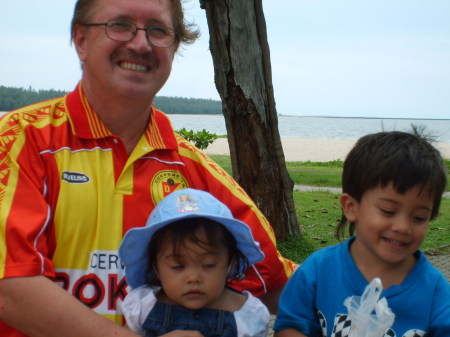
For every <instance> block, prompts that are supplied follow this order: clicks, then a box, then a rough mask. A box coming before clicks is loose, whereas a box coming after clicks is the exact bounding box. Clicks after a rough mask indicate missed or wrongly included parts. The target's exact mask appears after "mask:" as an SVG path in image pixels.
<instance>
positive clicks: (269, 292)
mask: <svg viewBox="0 0 450 337" xmlns="http://www.w3.org/2000/svg"><path fill="white" fill-rule="evenodd" d="M197 35H198V33H197V32H196V31H194V30H193V27H191V26H189V25H187V26H186V25H185V24H184V19H183V12H182V8H181V3H180V1H179V0H171V1H163V0H78V1H77V4H76V6H75V12H74V18H73V21H72V41H73V43H74V45H75V48H76V51H77V53H78V56H79V58H80V60H81V62H82V79H81V81H80V83H79V85H78V86H77V88H76V89H75V90H74V91H73V92H72V93H70V94H68V95H67V96H65V97H63V98H59V99H54V100H50V101H47V102H42V103H38V104H34V105H32V106H29V107H25V108H22V109H19V110H17V111H13V112H11V113H9V114H8V115H6V116H5V117H3V119H2V120H1V121H0V132H1V135H2V138H1V141H0V146H1V147H0V148H1V150H0V156H1V157H0V158H1V165H2V166H1V167H2V171H1V172H2V175H1V182H2V183H1V185H0V228H1V234H0V240H1V244H0V332H1V333H0V334H1V336H23V335H24V334H25V335H30V336H46V337H49V336H66V337H67V336H69V337H70V336H134V334H133V333H131V332H130V331H128V330H127V329H125V328H123V327H122V326H121V325H120V324H115V323H113V322H111V321H115V322H117V323H123V322H122V320H123V319H122V316H121V314H120V303H121V301H122V299H123V298H124V297H125V295H126V294H127V290H126V282H125V278H124V271H123V266H122V265H121V263H120V261H119V260H118V256H117V249H118V246H119V243H120V241H121V239H122V237H123V235H124V233H126V231H127V230H128V229H130V228H132V227H136V226H143V225H145V222H146V220H147V217H148V215H149V214H150V212H151V210H152V209H153V208H154V206H155V205H156V204H157V203H158V202H159V201H160V200H161V199H162V198H163V197H164V196H165V195H167V194H169V193H170V192H172V191H174V190H175V189H180V188H183V187H193V188H197V189H203V190H207V191H209V192H210V193H212V194H213V195H215V196H216V197H218V198H219V199H221V201H223V202H224V203H225V204H227V205H228V206H229V207H230V209H231V210H232V212H233V215H234V216H235V217H236V218H239V219H241V220H243V221H245V222H246V223H248V224H249V226H250V227H251V228H252V231H253V235H254V237H255V239H256V240H257V241H259V242H260V244H261V248H262V250H263V251H264V253H265V260H264V261H263V262H261V263H260V264H257V265H256V267H255V268H253V269H250V270H249V271H248V273H247V276H246V279H245V280H243V281H242V282H239V283H236V284H233V286H234V287H235V288H236V289H238V290H242V289H248V290H250V291H251V292H252V293H253V294H254V295H256V296H260V297H261V299H262V300H263V301H265V303H267V304H268V306H269V308H271V309H272V311H276V303H277V299H278V296H279V293H280V291H281V289H282V287H283V286H284V284H285V282H286V281H287V279H288V277H289V276H290V275H291V273H292V268H293V265H292V263H291V262H290V261H287V260H285V259H283V258H282V257H281V256H280V255H279V254H278V252H277V250H276V246H275V238H274V235H273V231H272V229H271V227H270V225H269V224H268V222H267V220H266V219H265V218H264V216H263V215H262V214H261V213H260V212H259V210H257V208H256V206H255V205H254V204H253V202H252V201H251V200H250V199H249V198H248V196H247V195H246V194H245V192H244V191H243V190H242V189H241V188H240V187H239V186H238V185H237V184H236V182H235V181H234V180H232V178H230V177H229V176H228V175H227V174H226V173H224V172H223V170H221V169H220V167H218V166H217V165H216V164H215V163H214V162H212V161H211V160H210V159H209V158H208V157H206V156H205V155H204V154H202V153H201V152H200V151H198V150H197V149H196V148H194V147H193V146H192V145H191V144H190V143H189V142H187V141H185V140H184V139H182V138H181V137H179V136H178V135H175V134H174V132H173V129H172V127H171V125H170V122H169V120H168V119H167V117H166V116H165V115H164V114H163V113H161V112H160V111H158V110H157V109H155V108H153V107H152V102H153V99H154V97H155V95H156V93H157V92H158V91H159V90H160V89H161V87H162V86H163V85H164V83H165V82H166V80H167V78H168V77H169V75H170V72H171V66H172V61H173V58H174V55H175V52H176V51H177V49H178V47H179V45H180V43H189V42H193V41H194V40H195V38H196V37H197ZM82 303H84V304H85V305H83V304H82ZM89 308H90V309H89ZM91 309H92V310H91ZM98 314H100V315H98ZM105 317H106V318H108V319H109V320H107V319H105ZM12 327H14V328H15V329H17V330H20V331H22V333H19V332H17V331H16V332H14V331H15V330H14V329H13V328H12ZM191 333H192V336H198V333H195V332H180V334H179V336H190V334H191ZM172 336H175V335H172Z"/></svg>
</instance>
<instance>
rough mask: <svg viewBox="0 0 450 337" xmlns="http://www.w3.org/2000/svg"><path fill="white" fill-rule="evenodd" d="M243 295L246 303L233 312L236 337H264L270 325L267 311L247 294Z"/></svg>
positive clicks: (258, 301)
mask: <svg viewBox="0 0 450 337" xmlns="http://www.w3.org/2000/svg"><path fill="white" fill-rule="evenodd" d="M244 295H245V296H247V301H246V302H245V303H244V305H243V306H242V307H241V308H240V309H239V310H238V311H235V312H234V317H235V319H236V326H237V331H238V337H266V336H267V334H268V332H269V324H270V314H269V310H267V308H266V306H265V305H264V304H263V303H262V302H261V301H260V300H259V299H257V298H256V297H254V296H253V295H252V294H250V293H249V292H247V291H244Z"/></svg>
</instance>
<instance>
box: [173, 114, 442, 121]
mask: <svg viewBox="0 0 450 337" xmlns="http://www.w3.org/2000/svg"><path fill="white" fill-rule="evenodd" d="M166 115H167V116H169V117H170V116H221V115H222V114H169V113H166ZM282 117H286V118H345V119H402V120H413V121H415V120H417V121H449V120H450V118H406V117H355V116H350V117H349V116H313V115H311V116H308V115H306V116H296V115H278V118H282Z"/></svg>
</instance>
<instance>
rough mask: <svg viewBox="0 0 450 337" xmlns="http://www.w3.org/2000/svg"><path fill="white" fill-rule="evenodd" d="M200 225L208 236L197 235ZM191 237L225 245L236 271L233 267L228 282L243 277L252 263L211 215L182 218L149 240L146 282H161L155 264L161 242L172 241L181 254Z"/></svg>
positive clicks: (212, 245)
mask: <svg viewBox="0 0 450 337" xmlns="http://www.w3.org/2000/svg"><path fill="white" fill-rule="evenodd" d="M199 229H203V230H204V232H205V235H206V240H203V239H202V238H200V237H198V235H197V233H198V230H199ZM188 241H189V242H192V243H194V244H196V245H198V246H199V247H201V248H203V249H206V250H210V251H211V250H213V251H216V250H217V249H218V247H220V246H221V245H223V246H225V248H226V249H227V251H228V262H229V263H230V264H231V263H235V266H234V268H233V270H234V271H233V270H232V271H231V273H230V274H229V275H228V280H227V281H228V282H231V281H232V280H240V279H241V278H242V277H243V276H244V273H245V270H246V269H247V268H248V267H249V265H250V264H249V261H248V259H247V257H246V256H245V255H244V254H243V253H242V252H241V251H240V249H239V248H238V247H237V242H236V239H235V238H234V236H233V235H232V234H231V232H230V231H229V230H228V229H226V227H225V226H224V225H222V224H221V223H219V222H217V221H214V220H211V219H208V218H201V217H199V218H188V219H182V220H179V221H176V222H173V223H171V224H169V225H167V226H165V227H163V228H161V229H160V230H158V231H156V233H155V234H154V235H153V237H152V239H151V240H150V242H149V244H148V257H149V259H148V260H149V265H148V266H147V268H148V270H147V274H148V275H149V277H147V283H148V285H149V286H161V283H160V281H159V277H158V274H157V270H156V266H157V258H158V254H159V252H160V251H161V247H162V245H163V244H164V243H167V242H171V243H172V245H173V255H174V256H180V255H181V254H180V253H181V251H182V250H183V249H186V242H188Z"/></svg>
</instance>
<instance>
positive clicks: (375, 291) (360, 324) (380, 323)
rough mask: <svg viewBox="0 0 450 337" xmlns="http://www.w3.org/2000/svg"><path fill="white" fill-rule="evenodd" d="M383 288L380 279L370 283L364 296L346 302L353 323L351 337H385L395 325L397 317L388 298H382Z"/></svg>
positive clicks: (352, 297) (350, 298)
mask: <svg viewBox="0 0 450 337" xmlns="http://www.w3.org/2000/svg"><path fill="white" fill-rule="evenodd" d="M382 291H383V286H382V284H381V280H380V279H379V278H374V279H373V280H372V282H370V283H369V284H368V285H367V287H366V289H364V292H363V294H362V296H351V297H348V298H347V299H346V300H345V301H344V305H345V306H346V307H347V310H348V314H349V316H350V319H351V321H352V326H351V329H350V334H349V337H383V336H384V333H385V332H386V330H387V329H388V328H390V327H391V326H392V324H393V323H394V319H395V315H394V313H393V312H392V310H391V309H390V308H389V307H388V303H387V301H386V298H384V297H383V298H381V299H379V298H380V295H381V292H382Z"/></svg>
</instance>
